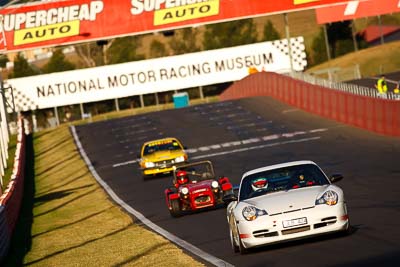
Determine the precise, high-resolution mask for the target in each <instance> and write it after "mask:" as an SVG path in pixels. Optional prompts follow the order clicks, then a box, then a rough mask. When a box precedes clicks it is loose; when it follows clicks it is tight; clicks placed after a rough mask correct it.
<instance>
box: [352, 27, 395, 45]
mask: <svg viewBox="0 0 400 267" xmlns="http://www.w3.org/2000/svg"><path fill="white" fill-rule="evenodd" d="M381 31H382V35H383V36H387V35H390V34H393V33H395V32H397V31H400V26H396V25H394V26H382V27H380V26H378V25H371V26H368V27H367V28H365V29H364V30H363V31H361V32H360V33H359V34H360V35H361V36H363V37H364V40H365V41H366V42H367V43H370V42H373V41H375V40H378V39H379V38H380V37H381Z"/></svg>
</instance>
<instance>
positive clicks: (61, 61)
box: [42, 49, 76, 73]
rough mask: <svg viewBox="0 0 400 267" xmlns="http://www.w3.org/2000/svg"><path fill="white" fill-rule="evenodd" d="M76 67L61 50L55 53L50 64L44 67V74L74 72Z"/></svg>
mask: <svg viewBox="0 0 400 267" xmlns="http://www.w3.org/2000/svg"><path fill="white" fill-rule="evenodd" d="M75 68H76V67H75V65H74V64H73V63H71V62H69V61H68V60H67V59H66V58H65V55H64V53H63V52H62V50H61V49H57V50H55V51H54V52H53V55H52V56H51V58H50V60H49V62H47V64H46V65H44V66H43V68H42V70H43V72H44V73H52V72H60V71H67V70H74V69H75Z"/></svg>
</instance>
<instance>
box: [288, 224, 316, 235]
mask: <svg viewBox="0 0 400 267" xmlns="http://www.w3.org/2000/svg"><path fill="white" fill-rule="evenodd" d="M309 230H310V226H309V225H307V226H302V227H296V228H292V229H287V230H282V235H290V234H295V233H300V232H305V231H309Z"/></svg>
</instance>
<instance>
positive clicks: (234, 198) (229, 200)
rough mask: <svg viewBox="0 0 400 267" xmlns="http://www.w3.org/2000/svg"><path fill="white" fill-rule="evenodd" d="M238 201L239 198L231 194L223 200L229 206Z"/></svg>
mask: <svg viewBox="0 0 400 267" xmlns="http://www.w3.org/2000/svg"><path fill="white" fill-rule="evenodd" d="M237 200H238V198H237V196H235V195H234V194H229V195H226V196H224V197H223V198H222V201H224V203H225V204H226V205H228V204H229V203H231V202H232V201H237Z"/></svg>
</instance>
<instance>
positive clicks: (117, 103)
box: [115, 98, 119, 111]
mask: <svg viewBox="0 0 400 267" xmlns="http://www.w3.org/2000/svg"><path fill="white" fill-rule="evenodd" d="M115 110H116V111H119V102H118V98H116V99H115Z"/></svg>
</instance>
